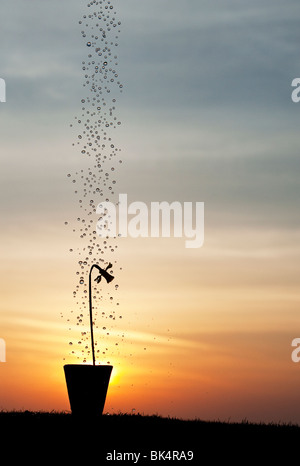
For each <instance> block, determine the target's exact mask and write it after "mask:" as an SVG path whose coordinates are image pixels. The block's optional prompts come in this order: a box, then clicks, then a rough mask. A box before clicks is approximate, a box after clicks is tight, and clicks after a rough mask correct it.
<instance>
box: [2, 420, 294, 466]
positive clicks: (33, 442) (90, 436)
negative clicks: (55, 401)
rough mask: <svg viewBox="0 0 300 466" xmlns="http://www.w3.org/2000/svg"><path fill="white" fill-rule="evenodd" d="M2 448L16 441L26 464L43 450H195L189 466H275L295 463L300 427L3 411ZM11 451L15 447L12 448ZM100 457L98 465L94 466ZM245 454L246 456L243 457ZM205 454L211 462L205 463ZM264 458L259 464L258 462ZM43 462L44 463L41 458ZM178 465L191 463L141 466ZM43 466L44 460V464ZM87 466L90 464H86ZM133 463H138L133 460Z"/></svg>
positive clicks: (80, 453) (103, 455)
mask: <svg viewBox="0 0 300 466" xmlns="http://www.w3.org/2000/svg"><path fill="white" fill-rule="evenodd" d="M0 435H1V450H2V453H3V454H4V452H5V448H6V447H8V445H10V442H11V441H13V442H14V443H15V445H16V446H17V448H14V449H13V450H10V449H9V451H11V452H13V454H14V455H16V454H20V455H21V456H22V460H24V459H25V458H26V455H28V458H29V459H31V460H33V459H34V455H35V453H37V452H38V451H43V452H44V454H46V457H47V458H48V457H49V456H51V455H52V454H53V455H54V456H55V458H57V455H58V457H59V458H62V457H63V456H65V460H66V461H70V459H71V458H73V459H74V460H75V459H76V460H77V461H76V463H77V464H79V463H78V459H79V458H80V457H82V459H83V460H84V461H87V459H88V458H89V457H90V458H94V460H93V461H94V464H97V465H102V464H107V465H109V464H120V465H121V464H123V463H124V462H125V464H126V463H128V464H130V461H129V460H128V461H125V460H124V461H123V462H122V461H115V462H112V461H107V454H108V452H113V450H116V451H117V452H141V453H143V452H144V453H145V455H146V456H147V455H148V453H149V452H150V451H151V450H160V451H169V450H171V451H174V450H177V451H185V452H187V451H193V452H194V459H193V461H188V464H199V465H200V464H205V465H206V464H212V465H214V464H217V462H218V461H221V460H230V462H231V464H245V460H246V459H248V460H250V459H252V461H255V464H263V460H265V461H267V463H266V464H270V461H271V460H275V459H276V460H277V461H276V464H281V463H280V462H278V459H279V457H280V455H281V454H284V455H285V461H284V463H282V464H287V459H288V456H289V455H290V458H291V460H292V459H296V458H297V457H296V456H293V455H296V450H297V448H298V445H299V442H300V427H299V426H298V425H292V424H263V423H260V424H252V423H249V422H247V421H243V422H241V423H231V422H221V421H211V422H208V421H202V420H182V419H177V418H163V417H160V416H157V415H154V416H144V415H140V414H114V415H103V416H102V417H100V419H96V420H95V419H94V420H91V419H76V418H74V417H73V416H72V415H71V414H67V413H60V412H50V413H48V412H29V411H22V412H18V411H15V412H14V411H11V412H5V411H2V412H0ZM9 448H10V447H9ZM95 455H96V457H97V461H96V462H95ZM241 455H242V456H241ZM204 456H205V457H206V458H207V456H208V457H209V459H210V461H209V462H207V461H206V462H205V463H204V462H203V461H202V458H204ZM258 459H259V461H258ZM38 460H39V464H41V460H40V458H39V457H38ZM174 462H175V464H177V463H186V461H183V460H182V461H178V460H174V461H171V460H164V461H161V462H159V461H151V462H150V461H149V458H148V459H143V458H142V457H141V458H140V460H139V464H158V463H163V464H170V463H171V464H173V463H174ZM42 464H43V462H42ZM84 464H86V463H84ZM131 464H133V462H131Z"/></svg>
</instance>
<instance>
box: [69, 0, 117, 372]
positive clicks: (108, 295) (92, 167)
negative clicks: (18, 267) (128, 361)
mask: <svg viewBox="0 0 300 466" xmlns="http://www.w3.org/2000/svg"><path fill="white" fill-rule="evenodd" d="M79 25H80V29H81V35H82V40H83V44H84V47H85V49H86V58H85V59H84V60H83V61H82V72H83V77H84V81H83V88H84V93H83V94H84V95H82V96H81V98H80V99H79V100H80V102H79V106H80V107H81V110H80V112H79V113H78V115H77V116H75V118H74V120H75V121H74V122H73V123H72V124H71V127H72V128H73V129H74V130H75V131H76V133H75V134H76V136H75V137H76V140H75V142H74V143H73V146H74V147H75V148H76V149H77V150H78V151H79V152H80V154H81V157H82V164H81V166H80V169H79V170H78V171H76V172H75V174H71V173H68V174H67V177H68V179H69V180H70V182H71V183H72V185H73V186H74V189H75V195H76V196H77V198H78V217H77V219H75V226H74V228H73V232H74V233H75V234H76V235H77V236H78V238H80V242H82V246H81V247H75V248H72V249H70V253H72V254H73V255H74V257H75V256H76V255H77V259H76V278H75V283H76V285H75V288H74V291H73V296H74V301H75V304H74V306H73V309H72V311H71V314H72V317H71V318H70V319H68V321H69V322H70V326H69V329H70V330H71V331H72V337H71V339H70V342H69V345H70V354H72V355H74V356H75V357H76V358H77V359H80V360H81V361H82V362H84V363H86V362H88V363H90V359H91V345H90V330H89V325H88V323H89V321H88V319H89V293H88V289H89V271H90V268H91V266H92V265H93V264H98V265H99V266H100V267H102V268H105V267H106V266H107V265H108V263H109V262H111V263H112V264H113V268H112V269H110V270H109V272H110V273H111V274H112V275H115V276H116V278H115V280H114V281H113V282H112V283H111V284H107V283H106V282H105V280H102V282H101V284H96V283H95V282H94V278H95V277H94V276H93V277H92V283H93V285H92V297H93V321H94V327H93V328H94V337H95V354H96V360H97V362H98V363H99V362H101V363H103V362H106V363H111V361H110V360H109V356H110V355H113V354H114V353H115V352H116V349H114V348H116V347H118V345H119V342H120V339H121V340H122V339H123V337H124V335H123V334H122V333H121V332H120V333H119V334H117V333H116V332H112V331H113V329H114V321H116V320H117V319H121V318H122V316H121V314H120V312H119V303H118V302H117V298H116V293H117V289H118V287H119V286H118V284H117V275H118V273H117V272H118V271H119V270H122V268H118V270H117V261H116V260H115V259H114V256H113V254H114V253H115V250H116V248H117V239H116V238H109V237H107V238H100V237H99V236H97V234H96V223H97V220H98V219H97V215H96V207H97V205H98V203H99V202H101V201H111V200H112V196H113V195H114V190H115V185H116V180H115V174H116V171H117V168H118V167H119V164H120V163H122V160H121V158H120V149H119V148H118V147H116V145H115V143H114V141H113V135H114V131H115V130H116V128H117V127H118V126H119V125H120V124H121V122H120V121H119V120H118V118H117V116H116V101H117V99H116V97H117V96H118V95H119V93H120V92H122V88H123V85H122V83H121V82H120V80H119V76H118V56H117V53H116V50H117V48H118V39H119V33H120V25H121V22H120V21H119V20H118V18H117V13H116V11H115V8H114V5H113V2H111V1H108V0H103V1H96V0H94V1H91V2H89V3H88V4H87V14H86V15H84V16H83V17H82V19H81V20H80V21H79ZM71 223H73V222H71ZM65 224H66V225H69V222H67V221H66V222H65ZM75 314H76V315H75ZM74 330H75V332H74ZM111 332H112V333H113V337H112V335H111ZM76 334H77V335H78V336H77V338H76V337H75V339H74V335H76ZM109 335H110V337H109ZM113 347H114V348H113Z"/></svg>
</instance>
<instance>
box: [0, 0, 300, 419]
mask: <svg viewBox="0 0 300 466" xmlns="http://www.w3.org/2000/svg"><path fill="white" fill-rule="evenodd" d="M89 4H90V2H87V1H79V0H76V1H74V0H72V1H71V0H64V1H58V0H52V1H51V2H47V1H43V2H41V1H37V0H28V1H27V2H23V1H21V0H11V1H10V2H2V4H1V7H0V11H1V14H0V43H1V47H0V77H1V78H3V79H5V82H6V102H5V103H0V121H1V125H0V147H1V172H0V180H1V183H0V190H1V197H0V199H1V201H0V206H1V231H0V235H1V241H0V248H1V262H0V268H1V282H0V293H1V304H0V338H2V339H4V341H5V343H6V362H5V363H4V362H3V363H0V382H1V383H0V409H4V410H10V409H29V410H53V409H54V410H69V402H68V398H67V392H66V386H65V380H64V374H63V365H64V364H66V363H83V358H85V360H86V363H85V364H87V363H91V355H90V353H89V352H88V351H89V349H87V350H86V351H85V352H82V349H81V347H82V346H83V344H84V345H86V346H88V347H89V340H88V337H89V328H88V312H87V309H86V307H84V306H86V302H85V304H83V303H82V304H81V303H80V298H79V299H78V295H80V293H81V292H82V293H84V290H83V288H80V287H79V288H76V287H78V286H79V285H78V279H79V278H78V275H80V267H79V265H78V259H79V260H80V258H82V257H83V256H84V254H85V253H84V252H83V251H84V250H85V248H87V247H88V238H87V236H86V237H83V238H80V237H79V235H78V231H79V229H78V223H77V218H78V217H80V218H81V221H82V218H84V215H85V214H82V209H80V205H79V203H78V193H75V192H74V190H75V188H76V190H77V189H78V191H79V192H81V191H82V189H83V186H84V184H83V180H82V178H81V177H80V173H82V172H81V170H83V171H84V173H89V172H91V173H95V174H97V176H98V170H96V171H95V168H94V167H93V166H91V163H90V162H91V157H90V159H89V157H84V156H83V155H82V154H81V149H82V146H81V145H80V144H81V142H80V141H79V142H80V144H78V135H79V134H82V133H80V132H79V131H78V119H79V118H81V116H82V117H83V119H85V121H86V119H87V118H89V117H88V116H87V113H85V112H86V110H85V111H84V113H83V114H82V102H81V100H82V99H86V96H87V92H88V90H87V87H86V86H84V83H85V75H84V73H85V72H84V70H83V69H82V67H83V63H82V62H83V61H85V62H87V54H88V53H89V52H90V48H89V47H87V41H88V40H89V37H82V32H81V31H82V30H84V31H85V32H87V31H88V32H92V30H91V26H89V27H86V26H85V21H88V24H89V25H91V24H92V20H90V21H89V20H88V19H85V20H83V16H84V15H86V16H87V17H88V15H90V14H91V13H93V12H94V11H98V10H99V6H97V5H95V4H93V3H92V2H91V5H90V6H88V5H89ZM104 5H107V6H110V5H111V6H113V13H111V14H115V17H116V18H117V20H118V21H120V22H121V25H120V26H117V27H116V28H115V31H117V30H118V29H119V30H120V33H117V32H116V34H118V39H117V44H118V45H117V46H116V45H113V46H112V49H113V54H115V53H116V54H117V57H118V58H117V59H116V60H117V61H116V62H115V63H117V65H115V64H114V65H115V68H116V70H117V74H118V78H116V79H119V80H120V82H121V83H122V85H123V88H122V89H120V88H118V86H116V85H115V84H116V82H114V83H113V84H112V85H111V89H112V90H111V94H112V97H113V98H114V97H115V98H116V103H115V110H114V112H115V114H116V116H117V121H120V122H121V124H120V125H116V127H115V128H110V129H109V130H107V131H108V132H109V135H111V138H112V141H113V143H114V145H115V147H117V148H118V152H117V154H116V157H117V158H116V159H115V162H112V165H107V166H108V167H109V169H110V170H111V168H114V169H115V171H114V172H113V174H110V175H109V177H108V178H109V180H112V179H113V180H114V181H116V184H115V185H114V188H113V193H114V194H112V192H110V193H109V196H110V197H109V199H110V200H111V201H114V202H115V201H116V200H117V199H118V195H119V193H126V194H127V196H128V200H129V202H134V201H141V202H145V203H147V204H149V203H150V202H154V201H167V202H169V203H170V202H172V201H179V202H181V203H183V202H193V203H196V202H204V204H205V240H204V244H203V246H202V247H201V248H198V249H187V248H185V246H184V238H130V237H128V238H117V239H116V240H114V239H110V240H109V241H108V245H107V246H106V247H105V245H104V243H103V238H99V239H98V240H97V241H99V242H100V243H101V250H102V252H99V251H98V252H99V253H96V250H95V249H94V253H95V257H93V260H95V261H96V262H97V260H98V259H99V260H101V261H102V260H104V261H106V262H107V263H108V262H109V261H111V262H112V263H113V264H114V267H113V274H114V276H115V280H114V282H112V284H109V285H106V284H105V283H103V282H101V285H100V286H99V287H98V289H99V290H100V294H101V296H100V297H99V294H96V298H98V299H96V301H97V304H95V306H97V313H96V321H95V337H96V341H97V347H98V348H101V350H100V353H99V356H98V361H97V362H98V363H99V362H100V363H102V364H107V363H108V362H110V364H112V365H113V366H114V369H113V374H112V379H111V384H110V387H109V391H108V396H107V401H106V406H105V410H106V411H107V412H111V413H113V412H132V410H135V412H140V413H145V414H153V413H158V414H161V415H164V416H167V415H171V416H177V417H182V418H186V419H194V418H201V419H204V420H215V419H220V420H228V419H230V420H231V421H241V420H243V419H248V420H249V421H251V422H295V423H300V408H299V406H300V404H299V388H300V379H299V377H300V375H299V370H300V366H299V364H297V363H295V362H293V361H292V358H291V353H292V349H293V348H292V347H291V342H292V340H293V339H294V338H297V337H300V318H299V297H300V296H299V253H300V249H299V242H298V238H299V227H300V217H299V208H298V199H299V191H300V185H299V147H300V144H299V134H298V133H299V131H298V123H299V111H300V103H299V104H297V103H294V102H293V101H292V99H291V93H292V90H293V89H292V87H291V83H292V80H293V79H294V78H296V77H300V54H299V47H298V45H299V43H300V32H299V21H300V9H299V5H298V2H296V1H293V0H287V1H285V2H283V1H279V0H272V1H271V0H260V1H258V0H254V1H251V2H246V1H244V0H239V1H237V0H228V1H224V0H222V1H221V0H214V1H208V0H206V1H205V0H186V1H185V2H182V1H179V0H151V2H146V1H141V0H139V1H138V0H112V1H111V3H110V4H109V3H108V1H106V0H105V1H104V3H103V6H104ZM79 21H83V23H82V24H79ZM93 32H94V31H93ZM87 35H89V34H87ZM95 42H97V41H96V40H95ZM91 49H94V47H91ZM101 60H102V58H101ZM107 98H108V97H107ZM105 111H107V110H104V107H103V108H102V109H101V110H99V115H100V118H101V115H102V116H103V112H105ZM71 125H72V126H71ZM76 125H77V126H76ZM81 129H82V126H81ZM101 137H102V136H101ZM119 160H121V162H122V163H119ZM107 163H108V162H107ZM109 163H110V162H109ZM104 165H105V164H104ZM68 174H70V175H71V176H70V177H68V176H67V175H68ZM88 176H92V175H88ZM112 177H113V178H112ZM73 181H75V182H74V183H73ZM93 183H94V184H95V183H96V181H94V182H93ZM75 185H76V186H75ZM99 185H100V186H99V187H100V188H101V189H104V191H106V192H107V189H106V188H104V187H103V179H102V181H101V182H100V181H99ZM93 200H94V201H95V202H96V203H97V202H98V201H99V202H100V201H101V200H102V199H100V198H99V196H97V197H95V199H93ZM86 215H87V214H86ZM90 220H91V221H92V224H93V225H95V226H96V223H97V215H96V214H95V213H93V212H91V216H90V217H89V221H90ZM66 222H67V223H68V224H67V225H65V223H66ZM74 225H75V227H74ZM73 229H75V232H73V231H72V230H73ZM112 245H113V246H112ZM115 246H117V247H115ZM70 249H72V250H73V251H70ZM99 249H100V248H99ZM112 249H114V251H112ZM77 272H78V274H77ZM115 284H117V285H118V289H116V288H115ZM74 290H77V296H76V297H75V298H74V296H73V292H74ZM110 298H113V299H112V300H111V299H110ZM85 299H86V298H85ZM102 312H104V314H102ZM81 314H82V318H81V320H82V322H80V325H77V324H79V322H78V321H79V318H80V315H81ZM110 315H112V316H113V317H112V318H110V317H109V316H110ZM103 327H105V330H103ZM82 331H86V332H87V333H86V336H85V337H84V339H85V338H86V343H85V340H84V341H83V340H81V338H82V337H81V336H80V335H81V332H82ZM108 333H109V335H108ZM78 341H81V343H78ZM70 342H71V343H72V345H70V344H69V343H70ZM72 351H74V353H72ZM103 353H105V354H103ZM100 355H101V358H100Z"/></svg>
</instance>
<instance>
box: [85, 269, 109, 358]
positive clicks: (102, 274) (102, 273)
mask: <svg viewBox="0 0 300 466" xmlns="http://www.w3.org/2000/svg"><path fill="white" fill-rule="evenodd" d="M94 268H96V269H97V270H98V272H99V275H98V277H96V278H95V280H94V281H95V282H96V283H100V282H101V279H102V277H104V278H105V280H106V282H107V283H110V282H111V281H112V280H113V279H114V277H113V276H112V275H111V274H110V273H108V272H107V270H108V269H111V268H112V264H111V263H109V264H108V266H107V267H106V268H105V269H102V268H101V267H99V265H97V264H93V265H92V267H91V269H90V274H89V301H90V327H91V343H92V355H93V366H95V364H96V360H95V349H94V332H93V305H92V283H91V281H92V271H93V269H94Z"/></svg>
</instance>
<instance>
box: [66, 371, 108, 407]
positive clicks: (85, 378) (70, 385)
mask: <svg viewBox="0 0 300 466" xmlns="http://www.w3.org/2000/svg"><path fill="white" fill-rule="evenodd" d="M64 371H65V377H66V383H67V389H68V395H69V401H70V406H71V411H72V414H74V415H77V416H101V414H102V412H103V408H104V404H105V399H106V393H107V389H108V384H109V379H110V375H111V371H112V366H94V365H83V364H66V365H65V366H64Z"/></svg>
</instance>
